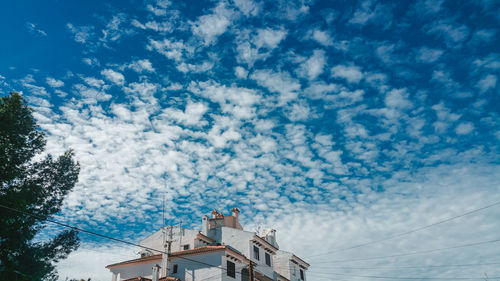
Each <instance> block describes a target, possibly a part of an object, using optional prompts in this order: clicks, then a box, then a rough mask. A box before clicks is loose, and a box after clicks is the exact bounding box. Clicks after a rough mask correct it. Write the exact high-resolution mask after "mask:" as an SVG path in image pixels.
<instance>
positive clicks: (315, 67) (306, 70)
mask: <svg viewBox="0 0 500 281" xmlns="http://www.w3.org/2000/svg"><path fill="white" fill-rule="evenodd" d="M325 64H326V58H325V51H323V50H314V52H313V55H312V56H311V57H310V58H308V59H307V60H306V61H305V62H304V63H303V64H302V65H301V66H300V69H299V70H298V72H299V73H300V74H301V75H302V76H304V77H307V78H308V79H309V80H314V79H316V78H317V77H318V76H319V75H320V74H321V73H323V68H324V67H325Z"/></svg>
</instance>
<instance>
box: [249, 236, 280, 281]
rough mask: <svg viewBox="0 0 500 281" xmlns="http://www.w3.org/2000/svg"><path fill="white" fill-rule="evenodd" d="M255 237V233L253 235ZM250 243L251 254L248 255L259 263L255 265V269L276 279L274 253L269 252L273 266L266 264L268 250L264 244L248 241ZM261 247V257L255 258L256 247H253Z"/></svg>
mask: <svg viewBox="0 0 500 281" xmlns="http://www.w3.org/2000/svg"><path fill="white" fill-rule="evenodd" d="M252 238H253V235H252ZM248 245H249V248H250V254H249V255H248V257H249V258H250V260H251V261H253V262H255V263H256V264H257V265H256V266H255V267H254V270H256V271H258V272H260V273H262V274H264V275H266V276H267V277H269V278H271V279H274V269H273V254H271V253H269V254H270V255H271V266H269V265H267V264H266V250H265V249H264V247H262V246H258V245H257V244H255V243H253V242H251V241H248ZM254 246H255V247H257V248H259V259H256V258H255V255H254V250H253V249H254V248H253V247H254Z"/></svg>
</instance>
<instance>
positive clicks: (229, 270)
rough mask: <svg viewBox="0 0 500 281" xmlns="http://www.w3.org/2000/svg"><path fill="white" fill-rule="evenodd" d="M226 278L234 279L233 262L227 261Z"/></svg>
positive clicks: (234, 269)
mask: <svg viewBox="0 0 500 281" xmlns="http://www.w3.org/2000/svg"><path fill="white" fill-rule="evenodd" d="M227 276H229V277H233V278H235V277H236V268H235V265H234V262H230V261H227Z"/></svg>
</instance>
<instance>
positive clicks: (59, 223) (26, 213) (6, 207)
mask: <svg viewBox="0 0 500 281" xmlns="http://www.w3.org/2000/svg"><path fill="white" fill-rule="evenodd" d="M0 207H1V208H4V209H7V210H10V211H13V212H17V213H20V214H24V215H26V216H30V217H33V218H36V219H39V220H41V221H47V222H50V223H53V224H57V225H60V226H63V227H67V228H71V229H73V230H77V231H80V232H84V233H88V234H91V235H96V236H99V237H102V238H105V239H109V240H113V241H116V242H120V243H124V244H127V245H132V246H135V247H139V248H143V249H146V250H150V251H155V252H159V253H163V254H167V253H166V252H164V251H161V250H157V249H153V248H150V247H146V246H142V245H139V244H136V243H133V242H129V241H125V240H122V239H118V238H114V237H111V236H107V235H103V234H99V233H96V232H93V231H90V230H85V229H83V228H80V227H76V226H72V225H69V224H65V223H62V222H58V221H55V220H51V219H48V218H42V217H41V216H38V215H35V214H32V213H29V212H25V211H21V210H17V209H14V208H11V207H9V206H5V205H2V204H0ZM174 257H176V258H181V259H184V260H188V261H192V262H196V263H199V264H203V265H207V266H210V267H216V268H220V269H222V270H226V271H227V269H226V268H223V267H220V266H216V265H212V264H209V263H205V262H202V261H197V260H193V259H189V258H185V257H181V256H174Z"/></svg>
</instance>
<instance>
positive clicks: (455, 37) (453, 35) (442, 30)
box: [428, 20, 469, 48]
mask: <svg viewBox="0 0 500 281" xmlns="http://www.w3.org/2000/svg"><path fill="white" fill-rule="evenodd" d="M428 33H429V34H435V35H437V36H440V37H443V38H444V39H445V41H446V44H447V46H448V47H451V48H454V47H457V45H459V44H460V43H462V42H463V41H464V40H465V39H466V38H467V36H468V35H469V28H468V27H467V26H465V25H460V24H457V23H454V22H452V21H448V20H441V21H438V22H434V23H432V24H431V25H430V26H429V30H428Z"/></svg>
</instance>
